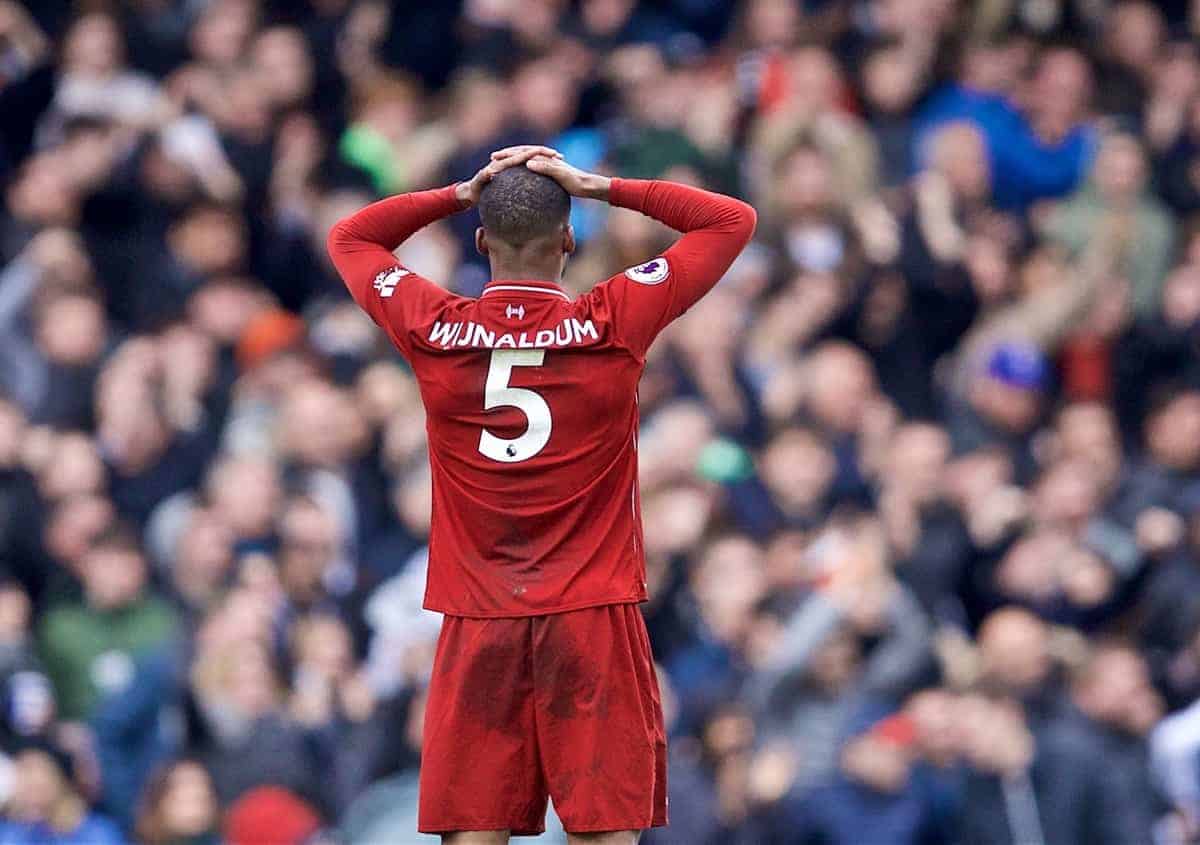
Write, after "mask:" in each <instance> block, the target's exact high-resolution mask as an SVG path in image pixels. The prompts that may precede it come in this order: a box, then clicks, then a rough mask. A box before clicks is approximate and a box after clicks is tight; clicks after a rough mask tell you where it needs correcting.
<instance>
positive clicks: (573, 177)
mask: <svg viewBox="0 0 1200 845" xmlns="http://www.w3.org/2000/svg"><path fill="white" fill-rule="evenodd" d="M525 166H526V167H528V168H529V169H530V170H532V171H533V172H534V173H541V174H543V175H545V176H549V177H550V178H551V179H553V180H554V181H555V182H557V183H558V184H560V185H562V186H563V190H565V191H566V192H567V193H568V194H570V195H571V196H573V197H583V198H585V199H593V200H606V199H608V189H609V186H610V184H611V183H612V180H611V179H609V178H608V177H607V176H601V175H600V174H599V173H588V172H587V171H586V170H580V169H579V168H578V167H573V166H571V165H570V164H567V162H566V161H565V160H564V159H563V158H562V156H558V157H554V156H545V155H535V156H532V157H531V158H530V159H529V160H528V161H527V162H525Z"/></svg>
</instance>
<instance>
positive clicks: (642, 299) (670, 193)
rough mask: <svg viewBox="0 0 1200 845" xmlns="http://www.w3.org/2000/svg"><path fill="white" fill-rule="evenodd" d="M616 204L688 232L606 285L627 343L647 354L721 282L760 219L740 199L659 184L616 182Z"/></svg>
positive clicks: (613, 195)
mask: <svg viewBox="0 0 1200 845" xmlns="http://www.w3.org/2000/svg"><path fill="white" fill-rule="evenodd" d="M609 203H610V204H611V205H614V206H618V207H621V208H628V209H632V210H633V211H640V212H641V213H642V214H645V215H646V216H648V217H652V218H653V219H655V220H658V221H659V222H660V223H664V224H666V225H667V226H670V227H671V228H672V229H675V230H676V231H678V232H682V233H683V237H681V238H680V239H679V240H678V241H676V242H675V243H674V244H673V245H672V246H671V247H670V248H669V249H668V250H667V251H666V252H664V253H663V254H662V255H661V256H658V257H657V258H653V259H651V260H649V261H647V262H646V263H645V264H642V265H639V266H637V267H631V268H629V269H628V270H626V271H625V272H624V273H623V274H621V275H619V276H614V277H613V278H612V279H610V280H608V282H606V283H605V285H604V286H603V289H604V293H605V295H607V296H608V297H609V298H610V302H609V305H610V307H611V308H612V309H613V315H614V324H615V325H616V326H617V329H618V331H619V332H620V334H621V336H622V339H623V341H624V342H625V343H626V345H628V347H629V348H630V350H631V351H633V352H634V353H635V354H637V355H639V356H641V355H644V354H645V351H646V350H647V349H648V348H649V346H650V343H651V342H652V341H653V340H654V338H655V337H656V336H657V335H658V333H659V332H660V331H662V330H663V328H665V327H666V326H667V324H668V323H670V322H671V321H672V320H674V319H675V318H676V317H678V316H679V315H680V314H682V313H683V312H684V311H686V310H687V309H688V308H690V307H691V306H692V305H694V304H695V303H696V302H697V301H699V299H700V298H701V297H702V296H704V295H705V294H706V293H708V292H709V291H710V290H711V289H712V287H713V286H714V285H715V284H716V283H717V282H718V281H720V280H721V277H722V276H724V275H725V271H726V270H728V269H729V265H731V264H732V263H733V261H734V259H735V258H737V256H738V254H739V253H740V252H741V251H742V250H743V249H744V248H745V246H746V244H747V243H749V241H750V238H751V236H753V234H754V226H755V223H756V222H757V215H756V214H755V211H754V209H753V208H752V207H751V206H749V205H747V204H746V203H744V202H742V201H741V200H738V199H734V198H733V197H727V196H724V195H722V194H716V193H713V192H711V191H704V190H701V189H700V188H693V187H690V186H688V185H679V184H675V183H674V182H663V181H657V180H643V179H613V180H612V186H611V189H610V191H609Z"/></svg>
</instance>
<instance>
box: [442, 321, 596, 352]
mask: <svg viewBox="0 0 1200 845" xmlns="http://www.w3.org/2000/svg"><path fill="white" fill-rule="evenodd" d="M589 338H590V339H591V340H599V339H600V334H599V333H598V332H597V331H596V325H595V324H594V323H593V322H592V321H591V320H576V319H575V318H573V317H572V318H569V319H566V320H563V321H562V322H561V323H559V324H558V325H557V326H556V327H555V328H553V329H541V330H539V331H536V332H519V333H515V334H514V333H512V332H494V331H488V330H487V329H486V328H484V327H483V326H482V325H480V324H479V323H474V322H466V323H440V322H439V323H434V324H433V327H432V328H431V329H430V330H429V342H430V343H432V344H438V345H440V346H441V347H442V349H449V348H450V347H451V346H464V347H472V346H474V347H481V348H484V349H545V348H547V347H552V346H579V345H583V344H584V343H585V341H586V340H587V339H589Z"/></svg>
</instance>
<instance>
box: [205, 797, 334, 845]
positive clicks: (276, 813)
mask: <svg viewBox="0 0 1200 845" xmlns="http://www.w3.org/2000/svg"><path fill="white" fill-rule="evenodd" d="M320 829H321V817H320V816H318V815H317V812H316V810H314V809H313V808H312V807H311V806H309V804H307V803H306V802H305V801H303V800H302V799H300V798H298V797H297V796H296V795H295V794H293V793H292V792H289V791H288V790H286V789H284V788H283V787H282V786H259V787H255V788H254V789H251V790H250V791H249V792H246V793H244V794H243V795H242V796H241V797H240V798H238V799H237V800H236V801H234V802H233V805H232V806H231V807H230V808H229V812H228V813H226V814H225V842H226V843H227V845H300V843H302V842H304V840H306V839H308V837H310V836H312V835H313V834H314V833H316V832H317V831H318V830H320Z"/></svg>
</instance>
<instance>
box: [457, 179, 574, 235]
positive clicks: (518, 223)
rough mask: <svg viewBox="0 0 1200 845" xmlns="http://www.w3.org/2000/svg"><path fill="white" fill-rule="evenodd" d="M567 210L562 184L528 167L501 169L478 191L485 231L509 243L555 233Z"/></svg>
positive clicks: (567, 201)
mask: <svg viewBox="0 0 1200 845" xmlns="http://www.w3.org/2000/svg"><path fill="white" fill-rule="evenodd" d="M570 213H571V197H570V196H569V195H568V194H567V192H566V191H564V190H563V187H562V185H560V184H558V183H557V182H555V181H554V180H553V179H551V178H550V177H549V176H543V175H542V174H541V173H534V172H533V171H532V170H530V169H529V168H527V167H510V168H508V169H507V170H501V171H500V172H499V173H497V174H496V175H495V176H493V177H492V181H491V182H488V183H487V185H485V186H484V188H483V191H482V192H481V193H480V195H479V219H480V220H482V221H483V228H484V231H486V232H487V233H488V235H490V236H492V237H494V238H498V239H499V240H501V241H504V242H505V243H507V244H510V245H512V246H523V245H525V244H526V243H528V242H530V241H533V240H537V239H538V238H542V237H545V236H547V235H552V234H554V233H555V232H556V231H558V230H559V229H560V228H561V227H562V226H563V225H564V224H566V222H567V217H568V216H569V215H570Z"/></svg>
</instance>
